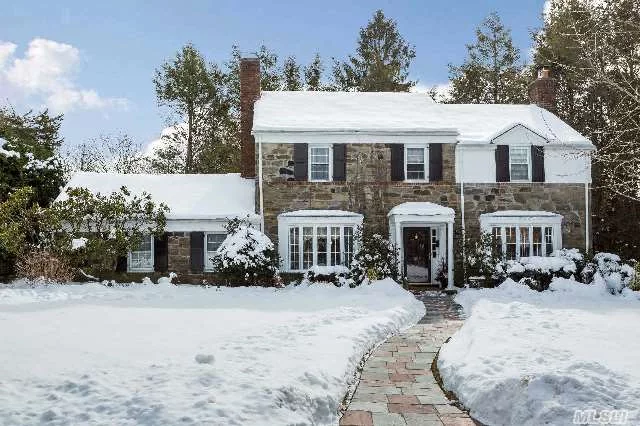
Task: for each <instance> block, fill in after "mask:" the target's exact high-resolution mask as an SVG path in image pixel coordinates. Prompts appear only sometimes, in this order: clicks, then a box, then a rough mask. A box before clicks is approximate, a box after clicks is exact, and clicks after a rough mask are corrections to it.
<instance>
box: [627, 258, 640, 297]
mask: <svg viewBox="0 0 640 426" xmlns="http://www.w3.org/2000/svg"><path fill="white" fill-rule="evenodd" d="M633 263H634V264H635V265H634V268H633V281H632V282H631V284H629V288H630V289H631V290H633V291H640V262H637V261H634V262H633Z"/></svg>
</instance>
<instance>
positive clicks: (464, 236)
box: [456, 145, 467, 280]
mask: <svg viewBox="0 0 640 426" xmlns="http://www.w3.org/2000/svg"><path fill="white" fill-rule="evenodd" d="M458 146H459V147H460V149H459V151H460V155H456V157H458V158H459V159H460V170H459V171H458V177H459V179H460V219H461V221H462V223H461V225H462V275H463V277H464V279H465V280H466V279H467V266H466V265H467V228H466V226H465V222H464V177H463V170H464V167H463V164H464V161H463V160H462V157H463V156H462V147H461V146H460V145H458Z"/></svg>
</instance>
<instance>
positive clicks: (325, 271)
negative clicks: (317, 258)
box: [300, 265, 353, 287]
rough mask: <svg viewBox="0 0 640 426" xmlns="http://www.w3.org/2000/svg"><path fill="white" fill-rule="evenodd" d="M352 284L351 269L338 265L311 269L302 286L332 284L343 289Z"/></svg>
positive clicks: (306, 273) (306, 274)
mask: <svg viewBox="0 0 640 426" xmlns="http://www.w3.org/2000/svg"><path fill="white" fill-rule="evenodd" d="M352 282H353V280H351V271H349V268H347V267H346V266H342V265H336V266H313V267H311V268H310V269H309V270H308V271H307V272H305V274H304V277H303V278H302V281H301V282H300V284H313V283H330V284H333V285H335V286H336V287H342V286H344V285H351V284H352Z"/></svg>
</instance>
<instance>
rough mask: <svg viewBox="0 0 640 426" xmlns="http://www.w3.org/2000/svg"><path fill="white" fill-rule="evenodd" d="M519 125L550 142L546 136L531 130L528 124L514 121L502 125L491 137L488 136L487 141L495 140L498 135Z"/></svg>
mask: <svg viewBox="0 0 640 426" xmlns="http://www.w3.org/2000/svg"><path fill="white" fill-rule="evenodd" d="M519 126H520V127H524V128H525V129H527V130H528V131H530V132H531V133H534V134H535V135H537V136H539V137H541V138H542V139H544V140H545V141H547V143H549V142H550V140H549V138H547V137H545V136H543V135H541V134H540V133H539V132H536V131H535V130H533V129H532V128H531V127H530V126H527V125H526V124H524V123H520V122H516V123H513V124H510V125H508V126H506V127H504V128H503V129H502V130H499V131H498V132H496V133H495V134H494V135H493V136H491V137H490V138H489V141H490V142H489V143H494V141H495V140H496V139H498V138H499V137H500V136H502V135H504V134H505V133H507V132H509V131H511V130H513V129H515V128H516V127H519Z"/></svg>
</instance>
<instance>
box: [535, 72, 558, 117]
mask: <svg viewBox="0 0 640 426" xmlns="http://www.w3.org/2000/svg"><path fill="white" fill-rule="evenodd" d="M529 99H530V100H531V103H532V104H536V105H538V106H539V107H541V108H545V109H547V110H548V111H551V112H553V113H555V112H556V80H555V78H552V77H551V69H550V68H549V67H540V68H539V69H538V78H537V79H536V80H535V81H533V82H532V83H531V84H530V85H529Z"/></svg>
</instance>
